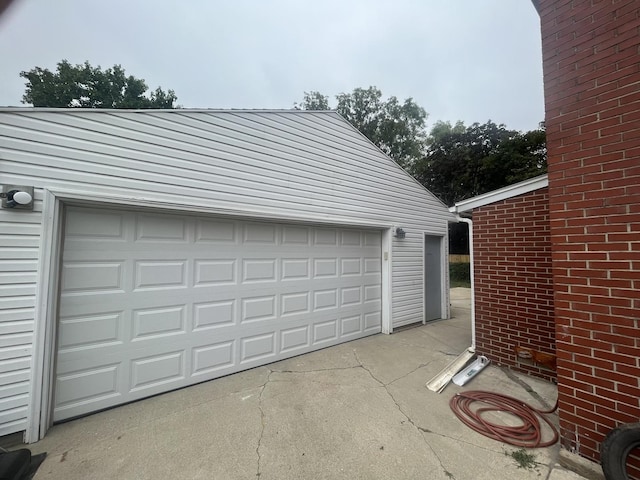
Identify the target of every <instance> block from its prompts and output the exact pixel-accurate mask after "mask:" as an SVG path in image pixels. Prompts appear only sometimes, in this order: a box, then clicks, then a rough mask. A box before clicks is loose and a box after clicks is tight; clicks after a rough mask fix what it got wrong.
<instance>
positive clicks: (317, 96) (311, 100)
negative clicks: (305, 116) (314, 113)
mask: <svg viewBox="0 0 640 480" xmlns="http://www.w3.org/2000/svg"><path fill="white" fill-rule="evenodd" d="M293 106H294V107H295V108H296V109H302V110H331V107H329V97H328V96H326V95H322V94H321V93H320V92H316V91H311V92H304V98H303V99H302V103H300V104H297V103H294V104H293Z"/></svg>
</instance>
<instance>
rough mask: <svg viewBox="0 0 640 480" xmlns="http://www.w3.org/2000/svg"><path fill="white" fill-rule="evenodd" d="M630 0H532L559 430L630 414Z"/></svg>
mask: <svg viewBox="0 0 640 480" xmlns="http://www.w3.org/2000/svg"><path fill="white" fill-rule="evenodd" d="M639 10H640V1H637V0H625V1H622V0H541V2H540V19H541V30H542V51H543V67H544V84H545V103H546V126H547V147H548V154H549V198H550V215H551V239H552V254H553V269H554V284H555V308H556V340H557V343H556V348H557V354H558V394H559V400H560V410H559V415H560V426H561V434H562V441H563V444H564V446H565V447H567V448H569V449H572V450H574V451H577V452H578V453H579V454H581V455H584V456H586V457H589V458H592V459H595V460H597V459H598V457H599V455H598V452H599V448H600V442H601V441H602V439H603V437H604V435H605V434H606V433H607V432H608V431H609V430H610V429H611V428H613V427H615V426H616V425H618V424H621V423H625V422H638V421H639V419H640V384H639V380H638V379H639V378H640V61H639V59H640V34H639V32H640V14H639Z"/></svg>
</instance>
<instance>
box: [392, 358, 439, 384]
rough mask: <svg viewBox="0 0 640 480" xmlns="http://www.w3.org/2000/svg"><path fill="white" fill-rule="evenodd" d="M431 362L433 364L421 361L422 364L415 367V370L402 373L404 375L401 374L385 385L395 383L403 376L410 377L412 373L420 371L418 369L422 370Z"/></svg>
mask: <svg viewBox="0 0 640 480" xmlns="http://www.w3.org/2000/svg"><path fill="white" fill-rule="evenodd" d="M430 364H431V362H427V363H421V364H420V365H418V366H417V367H416V368H414V369H413V370H411V371H410V372H409V373H407V374H405V375H402V376H400V377H398V378H396V379H394V380H391V381H390V382H389V383H387V385H385V386H388V385H393V384H394V383H396V382H397V381H398V380H402V379H403V378H407V377H408V376H409V375H411V374H412V373H414V372H417V371H418V370H420V369H421V368H424V367H426V366H428V365H430Z"/></svg>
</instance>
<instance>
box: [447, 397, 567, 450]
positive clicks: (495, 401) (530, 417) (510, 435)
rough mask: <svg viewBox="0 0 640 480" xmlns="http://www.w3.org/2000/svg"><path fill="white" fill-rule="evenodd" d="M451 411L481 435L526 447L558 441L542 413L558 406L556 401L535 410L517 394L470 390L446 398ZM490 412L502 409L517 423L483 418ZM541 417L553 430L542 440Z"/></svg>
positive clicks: (550, 424)
mask: <svg viewBox="0 0 640 480" xmlns="http://www.w3.org/2000/svg"><path fill="white" fill-rule="evenodd" d="M449 406H450V407H451V410H453V413H455V414H456V416H457V417H458V418H459V419H460V420H461V421H462V423H464V424H465V425H467V426H468V427H469V428H471V429H473V430H475V431H476V432H478V433H481V434H482V435H484V436H486V437H489V438H493V439H494V440H499V441H501V442H504V443H507V444H509V445H514V446H517V447H526V448H540V447H548V446H550V445H553V444H555V443H556V442H557V441H558V430H556V427H555V426H554V425H553V424H552V423H551V422H550V421H549V419H548V418H546V417H545V416H544V414H547V413H552V412H554V411H555V410H556V409H557V408H558V403H557V402H556V405H555V406H554V407H553V408H552V409H551V410H546V411H545V410H538V409H537V408H534V407H532V406H531V405H529V404H527V403H525V402H523V401H522V400H518V399H517V398H513V397H509V396H507V395H501V394H499V393H493V392H484V391H481V390H473V391H469V392H461V393H457V394H456V395H455V396H453V397H452V398H451V400H450V401H449ZM490 412H505V413H507V414H510V415H513V416H515V417H517V418H519V419H520V421H521V422H522V424H521V425H517V426H513V427H512V426H509V425H504V424H497V423H493V422H491V421H489V420H487V419H486V414H487V413H490ZM540 418H542V419H543V420H544V421H545V422H546V423H547V425H549V427H550V428H551V430H552V431H553V438H552V439H551V440H546V441H543V440H542V425H541V424H540Z"/></svg>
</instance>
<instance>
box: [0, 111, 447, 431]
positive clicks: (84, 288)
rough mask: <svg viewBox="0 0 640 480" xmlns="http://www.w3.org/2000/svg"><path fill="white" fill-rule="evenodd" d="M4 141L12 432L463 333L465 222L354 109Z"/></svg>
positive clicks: (251, 114)
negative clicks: (314, 354)
mask: <svg viewBox="0 0 640 480" xmlns="http://www.w3.org/2000/svg"><path fill="white" fill-rule="evenodd" d="M0 138H2V141H1V143H0V174H1V177H0V178H1V183H2V188H3V208H2V209H1V210H0V228H1V232H0V255H1V257H0V308H1V310H0V313H1V317H0V329H1V330H0V339H1V341H2V343H1V347H0V435H6V434H9V433H15V432H20V431H25V439H26V441H29V442H33V441H37V440H38V439H39V438H42V436H44V434H45V433H46V430H47V428H48V427H49V426H50V425H51V424H52V423H53V422H56V421H62V420H66V419H70V418H74V417H77V416H80V415H85V414H88V413H91V412H95V411H99V410H102V409H104V408H109V407H114V406H117V405H120V404H123V403H127V402H130V401H133V400H137V399H141V398H144V397H148V396H150V395H155V394H158V393H162V392H166V391H170V390H174V389H176V388H181V387H185V386H188V385H193V384H196V383H199V382H202V381H206V380H211V379H214V378H217V377H220V376H223V375H227V374H230V373H234V372H238V371H241V370H244V369H248V368H252V367H256V366H259V365H264V364H267V363H270V362H273V361H276V360H280V359H283V358H287V357H291V356H294V355H299V354H301V353H306V352H310V351H313V350H316V349H319V348H324V347H326V346H330V345H336V344H338V343H342V342H346V341H350V340H353V339H356V338H361V337H364V336H367V335H372V334H376V333H380V332H384V333H391V332H392V331H393V329H394V328H397V327H400V326H403V325H407V324H410V323H416V322H425V321H428V320H432V319H439V318H447V317H448V289H447V288H446V287H447V285H448V279H447V275H446V272H447V269H446V265H447V262H446V258H447V256H446V253H447V252H446V246H447V242H446V235H447V223H448V221H450V220H452V217H451V214H450V213H449V211H448V209H447V208H446V207H445V205H443V204H442V203H440V202H439V201H438V200H437V199H436V198H435V197H434V196H433V195H432V194H430V193H429V192H428V191H427V190H425V189H424V188H423V187H422V186H421V185H419V184H418V183H417V182H415V181H414V180H413V179H412V178H411V177H410V176H409V175H407V174H406V173H405V172H404V171H403V170H402V169H401V168H400V167H398V166H397V165H396V164H395V163H394V162H393V161H392V160H391V159H389V158H388V157H387V156H385V155H384V154H383V153H382V152H380V150H378V149H377V148H376V147H375V146H374V145H373V144H371V143H370V142H369V141H368V140H367V139H366V138H364V137H363V136H362V135H361V134H360V133H359V132H358V131H357V130H355V129H354V128H353V127H352V126H351V125H350V124H348V123H347V122H346V121H345V120H344V119H342V118H341V117H340V116H339V115H337V114H336V113H335V112H328V111H327V112H306V111H258V110H256V111H242V110H237V111H236V110H233V111H214V110H171V111H157V110H155V111H154V110H147V111H114V110H80V109H61V110H50V109H0ZM19 192H20V193H19Z"/></svg>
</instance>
